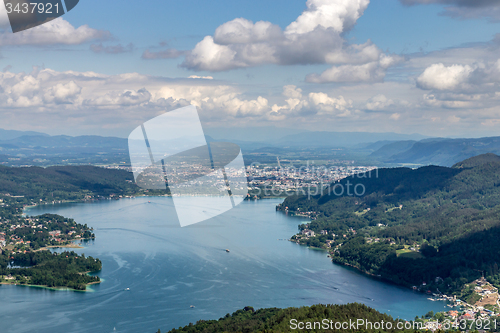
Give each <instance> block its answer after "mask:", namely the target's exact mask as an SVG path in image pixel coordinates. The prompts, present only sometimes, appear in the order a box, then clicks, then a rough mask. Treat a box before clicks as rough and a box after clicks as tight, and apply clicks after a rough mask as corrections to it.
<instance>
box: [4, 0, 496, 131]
mask: <svg viewBox="0 0 500 333" xmlns="http://www.w3.org/2000/svg"><path fill="white" fill-rule="evenodd" d="M443 3H445V4H443ZM2 15H3V18H2ZM5 16H6V14H5V13H1V12H0V25H1V26H2V29H3V30H2V32H0V52H1V55H2V58H1V59H0V62H1V64H0V70H2V69H3V76H2V77H1V79H0V87H1V89H0V112H2V114H3V119H4V122H3V125H2V127H3V128H7V129H26V130H28V129H29V130H40V131H44V132H48V133H51V134H99V135H119V136H127V134H128V132H129V131H130V129H133V128H135V127H136V126H137V125H138V124H139V123H140V122H142V121H144V120H147V119H149V118H151V117H154V116H155V115H157V114H160V113H162V112H165V111H168V110H171V109H173V108H176V107H179V106H182V105H187V104H194V105H196V106H197V107H198V110H199V113H200V116H201V117H202V121H203V122H204V124H205V125H206V126H216V125H220V124H225V125H227V126H261V125H262V126H269V125H272V126H282V127H292V128H301V127H303V128H308V129H318V130H332V128H333V129H334V130H344V131H371V132H380V131H391V132H400V133H415V132H418V133H422V134H426V135H440V136H484V135H500V131H499V130H498V126H497V124H498V125H499V126H500V109H499V107H498V102H499V101H500V78H499V77H498V75H496V74H497V72H498V73H500V60H499V58H500V56H498V54H500V53H499V52H498V51H499V48H500V37H496V36H497V34H498V33H500V4H499V5H495V4H491V3H490V2H488V1H486V0H479V1H469V2H468V1H458V0H456V1H454V0H384V1H371V2H370V1H368V0H308V1H307V2H306V0H300V1H298V0H293V1H291V0H288V1H283V0H275V1H262V0H257V1H251V2H250V1H236V2H235V1H226V0H223V1H210V2H208V1H195V0H186V1H160V0H152V1H148V2H138V1H117V0H114V1H97V0H82V1H80V3H79V4H78V6H77V7H75V8H74V9H73V10H72V11H71V12H70V13H68V14H66V15H65V16H63V18H60V19H57V20H55V21H52V22H49V23H47V24H45V25H42V26H40V27H37V28H33V29H31V30H29V31H27V32H21V33H17V34H12V32H11V31H10V29H9V28H8V22H7V21H6V17H5ZM258 21H263V22H261V23H257V22H258ZM498 36H500V35H498ZM495 38H496V39H495ZM146 58H156V59H146ZM33 66H35V67H36V70H33ZM85 73H86V74H85ZM132 73H134V74H132ZM193 75H195V76H197V77H200V78H190V79H188V77H190V76H193Z"/></svg>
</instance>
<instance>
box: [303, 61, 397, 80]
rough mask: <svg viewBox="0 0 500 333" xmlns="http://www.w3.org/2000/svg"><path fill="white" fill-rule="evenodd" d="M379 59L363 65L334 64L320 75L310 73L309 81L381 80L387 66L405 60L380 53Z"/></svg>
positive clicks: (307, 78)
mask: <svg viewBox="0 0 500 333" xmlns="http://www.w3.org/2000/svg"><path fill="white" fill-rule="evenodd" d="M379 56H380V59H379V60H378V61H372V62H369V63H366V64H363V65H342V66H333V67H332V68H329V69H327V70H326V71H324V72H323V73H321V74H320V75H317V74H309V75H308V76H307V77H306V81H307V82H313V83H326V82H380V81H382V80H383V79H384V78H385V73H386V71H387V68H389V67H390V66H392V65H395V64H397V63H399V62H402V61H403V58H402V57H399V56H386V55H384V54H380V55H379Z"/></svg>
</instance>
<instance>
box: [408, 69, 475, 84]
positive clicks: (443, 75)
mask: <svg viewBox="0 0 500 333" xmlns="http://www.w3.org/2000/svg"><path fill="white" fill-rule="evenodd" d="M472 71H473V70H472V68H471V67H470V66H468V65H452V66H448V67H447V66H445V65H443V64H442V63H440V64H434V65H431V66H430V67H428V68H426V69H425V71H424V72H423V73H422V74H421V75H420V76H419V77H418V78H417V86H418V87H419V88H421V89H436V90H454V89H456V88H457V87H458V86H460V85H462V84H464V83H465V82H466V81H467V79H468V78H469V76H470V75H471V73H472Z"/></svg>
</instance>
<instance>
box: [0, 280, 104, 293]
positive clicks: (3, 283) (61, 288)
mask: <svg viewBox="0 0 500 333" xmlns="http://www.w3.org/2000/svg"><path fill="white" fill-rule="evenodd" d="M101 282H102V281H95V282H90V283H87V284H85V290H78V289H73V288H69V287H49V286H41V285H36V284H20V283H13V282H0V285H3V286H17V287H29V288H38V289H47V290H52V291H64V290H67V291H79V292H94V291H93V290H88V289H87V287H88V286H91V285H94V284H99V283H101Z"/></svg>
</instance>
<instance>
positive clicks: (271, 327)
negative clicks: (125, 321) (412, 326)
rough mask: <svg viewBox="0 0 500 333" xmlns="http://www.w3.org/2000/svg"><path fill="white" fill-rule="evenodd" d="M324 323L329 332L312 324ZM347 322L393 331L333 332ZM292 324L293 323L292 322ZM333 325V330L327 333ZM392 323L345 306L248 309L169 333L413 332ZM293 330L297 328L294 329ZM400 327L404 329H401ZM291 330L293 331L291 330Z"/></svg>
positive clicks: (355, 306) (360, 308)
mask: <svg viewBox="0 0 500 333" xmlns="http://www.w3.org/2000/svg"><path fill="white" fill-rule="evenodd" d="M324 319H327V321H328V326H329V328H327V329H325V327H319V325H316V328H314V322H316V323H321V322H322V321H323V320H324ZM349 319H351V321H354V322H356V320H357V319H364V320H365V321H366V322H368V321H369V322H372V323H375V322H379V323H380V322H382V321H383V322H384V323H388V322H390V323H391V326H392V327H393V329H389V330H380V329H378V330H377V329H364V328H365V326H362V327H359V328H358V327H357V328H355V329H352V327H351V328H347V329H340V330H339V329H335V322H339V323H343V322H349ZM293 320H296V322H295V321H293ZM330 321H331V322H333V329H330V326H331V323H330ZM298 322H303V323H304V324H303V325H304V327H307V324H306V323H307V322H309V323H310V325H312V326H311V327H312V329H298V326H299V324H298ZM396 323H397V322H396V320H394V319H393V318H392V317H391V316H388V315H386V314H382V313H380V312H378V311H376V310H374V309H371V308H369V307H367V306H366V305H363V304H358V303H351V304H346V305H322V304H318V305H313V306H304V307H300V308H286V309H279V308H268V309H259V310H255V309H254V308H252V307H251V306H247V307H245V308H244V309H241V310H238V311H236V312H234V313H233V314H229V313H228V314H226V316H225V317H222V318H220V319H219V320H199V321H198V322H196V324H193V323H191V324H189V325H187V326H185V327H179V328H178V329H173V330H171V331H170V333H218V332H220V333H224V332H244V333H257V332H259V333H260V332H267V333H271V332H295V331H304V332H337V331H342V332H359V331H360V330H361V328H363V329H362V331H363V332H413V330H404V329H397V328H396V327H397V326H396V325H397V324H396ZM295 326H297V327H295ZM402 327H404V326H402ZM293 328H295V329H293Z"/></svg>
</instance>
